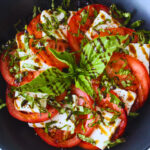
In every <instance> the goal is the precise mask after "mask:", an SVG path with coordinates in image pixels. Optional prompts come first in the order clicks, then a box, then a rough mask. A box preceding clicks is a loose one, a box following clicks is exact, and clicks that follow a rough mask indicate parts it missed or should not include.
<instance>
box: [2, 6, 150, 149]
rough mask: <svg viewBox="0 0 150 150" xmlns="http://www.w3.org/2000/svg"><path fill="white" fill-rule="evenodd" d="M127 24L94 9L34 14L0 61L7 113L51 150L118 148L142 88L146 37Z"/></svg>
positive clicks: (145, 91) (149, 39)
mask: <svg viewBox="0 0 150 150" xmlns="http://www.w3.org/2000/svg"><path fill="white" fill-rule="evenodd" d="M130 19H131V14H130V13H127V12H123V11H121V10H119V9H118V8H117V7H116V5H112V6H110V8H108V7H106V6H104V5H101V4H92V5H88V6H86V7H84V8H80V9H79V10H78V11H68V10H64V9H63V8H62V7H58V8H55V9H54V8H53V9H49V10H43V11H41V12H39V14H35V13H34V16H33V19H32V20H31V22H30V23H29V24H28V25H26V26H25V28H24V30H23V31H20V32H18V33H17V34H16V38H15V39H14V40H12V41H9V42H7V44H5V45H4V46H3V51H2V53H1V57H0V71H1V74H2V76H3V78H4V79H5V81H6V82H7V85H8V86H7V90H6V105H7V108H8V111H9V113H10V114H11V115H12V116H13V117H14V118H16V119H18V120H20V121H23V122H27V123H28V125H29V127H32V128H34V130H35V132H36V133H37V135H39V136H40V137H41V139H42V140H44V141H45V142H46V143H48V144H49V145H51V146H54V147H61V148H71V147H74V146H80V147H81V148H84V149H89V150H96V149H101V150H104V149H105V148H110V147H111V146H114V145H116V144H119V143H122V142H124V139H123V138H122V135H123V133H124V131H125V129H126V126H127V120H128V116H129V115H136V111H138V110H139V109H140V108H141V107H142V106H143V104H144V103H145V101H146V100H147V98H148V95H149V88H150V77H149V53H150V31H145V30H137V29H138V27H139V26H140V25H141V23H142V22H141V21H140V20H139V21H136V22H134V23H132V24H131V23H130Z"/></svg>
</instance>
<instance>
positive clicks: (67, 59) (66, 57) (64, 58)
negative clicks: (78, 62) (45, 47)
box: [49, 48, 75, 69]
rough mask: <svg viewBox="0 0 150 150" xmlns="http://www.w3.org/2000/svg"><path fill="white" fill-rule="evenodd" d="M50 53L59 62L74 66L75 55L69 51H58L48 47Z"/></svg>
mask: <svg viewBox="0 0 150 150" xmlns="http://www.w3.org/2000/svg"><path fill="white" fill-rule="evenodd" d="M49 50H50V51H51V52H52V54H53V55H54V56H55V57H56V58H57V59H58V60H60V61H61V62H63V63H65V64H67V65H68V66H69V67H70V68H72V69H73V68H75V57H74V55H73V54H71V53H69V52H58V51H56V50H54V49H51V48H50V49H49Z"/></svg>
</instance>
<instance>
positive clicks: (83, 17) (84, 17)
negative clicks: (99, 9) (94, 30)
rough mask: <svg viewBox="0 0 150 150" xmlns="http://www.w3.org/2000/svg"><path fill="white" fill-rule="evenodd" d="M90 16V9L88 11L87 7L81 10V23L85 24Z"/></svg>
mask: <svg viewBox="0 0 150 150" xmlns="http://www.w3.org/2000/svg"><path fill="white" fill-rule="evenodd" d="M88 16H89V11H87V10H86V9H84V10H83V11H82V12H81V22H80V24H82V25H83V24H85V23H86V21H87V19H88Z"/></svg>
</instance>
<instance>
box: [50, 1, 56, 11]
mask: <svg viewBox="0 0 150 150" xmlns="http://www.w3.org/2000/svg"><path fill="white" fill-rule="evenodd" d="M51 7H52V10H54V9H55V2H54V0H52V3H51Z"/></svg>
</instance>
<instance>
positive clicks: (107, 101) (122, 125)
mask: <svg viewBox="0 0 150 150" xmlns="http://www.w3.org/2000/svg"><path fill="white" fill-rule="evenodd" d="M96 89H97V87H95V90H96ZM110 92H111V94H114V95H115V96H117V94H116V93H115V92H113V91H110ZM117 97H118V96H117ZM110 99H111V98H110V95H109V94H107V96H106V98H105V99H102V100H101V101H100V103H99V106H100V107H101V108H110V109H112V110H115V111H117V112H120V114H121V115H120V117H119V118H120V119H121V123H120V125H119V127H118V128H117V130H116V132H115V133H114V135H113V137H112V140H116V139H117V138H119V137H120V136H121V135H122V134H123V133H124V131H125V128H126V126H127V114H126V111H125V109H124V108H120V107H119V106H118V105H116V104H114V103H112V102H110ZM79 146H80V147H82V148H84V149H87V150H98V149H99V148H98V147H96V146H94V145H92V144H90V143H87V142H84V141H82V142H80V144H79Z"/></svg>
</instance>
